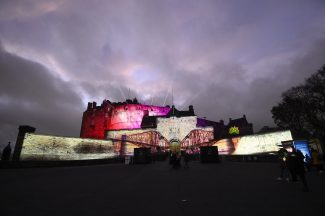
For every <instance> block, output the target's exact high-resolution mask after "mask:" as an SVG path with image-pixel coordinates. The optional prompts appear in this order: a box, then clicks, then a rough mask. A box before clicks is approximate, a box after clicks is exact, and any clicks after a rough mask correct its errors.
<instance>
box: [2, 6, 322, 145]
mask: <svg viewBox="0 0 325 216" xmlns="http://www.w3.org/2000/svg"><path fill="white" fill-rule="evenodd" d="M324 11H325V1H324V0H270V1H267V0H265V1H260V0H223V1H222V0H220V1H218V0H211V1H209V0H200V1H198V0H184V1H182V0H130V1H127V0H91V1H90V0H70V1H65V0H57V1H50V0H1V1H0V148H1V147H3V146H4V145H6V143H7V142H8V141H12V142H15V139H16V135H17V132H18V126H19V125H22V124H27V125H31V126H34V127H36V128H37V132H39V133H47V134H54V135H65V136H78V135H79V130H80V124H81V117H82V112H83V111H84V110H85V109H86V104H87V102H88V101H96V102H97V103H101V102H102V100H103V99H109V100H111V101H123V100H125V98H126V97H128V95H129V97H130V98H133V97H137V98H138V99H139V101H140V102H142V103H147V104H151V103H153V104H157V105H164V104H165V105H166V104H171V92H172V89H173V95H174V103H175V105H176V107H177V108H179V109H188V105H190V104H192V105H194V109H195V111H196V114H197V115H198V116H200V117H203V116H205V117H207V118H208V119H211V120H216V121H219V120H220V119H224V120H225V122H226V123H227V122H228V118H230V117H231V118H238V117H241V116H242V115H243V114H246V116H247V118H248V120H249V121H250V122H252V123H253V124H254V130H255V131H258V130H259V129H260V128H261V127H262V126H264V125H269V126H273V120H272V117H271V113H270V109H271V108H272V106H274V105H276V104H277V102H279V101H280V98H281V93H282V92H283V91H285V90H286V89H288V88H290V87H291V86H294V85H297V84H299V83H302V82H303V81H304V79H305V78H307V77H308V76H310V75H311V74H312V73H314V72H316V70H317V69H319V68H320V67H321V66H322V65H324V64H325V13H324ZM129 89H130V90H129Z"/></svg>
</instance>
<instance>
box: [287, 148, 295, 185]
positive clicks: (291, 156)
mask: <svg viewBox="0 0 325 216" xmlns="http://www.w3.org/2000/svg"><path fill="white" fill-rule="evenodd" d="M292 149H294V148H293V147H292ZM295 160H296V151H295V150H292V152H288V155H287V160H286V164H287V168H288V170H289V172H290V175H291V181H292V182H296V181H298V179H297V174H296V168H295V166H296V162H295Z"/></svg>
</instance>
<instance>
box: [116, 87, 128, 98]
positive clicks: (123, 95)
mask: <svg viewBox="0 0 325 216" xmlns="http://www.w3.org/2000/svg"><path fill="white" fill-rule="evenodd" d="M117 87H118V89H119V90H120V93H121V95H122V97H123V98H124V101H126V97H125V94H124V93H123V91H122V88H121V86H119V85H118V86H117Z"/></svg>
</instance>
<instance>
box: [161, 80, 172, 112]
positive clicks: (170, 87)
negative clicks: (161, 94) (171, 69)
mask: <svg viewBox="0 0 325 216" xmlns="http://www.w3.org/2000/svg"><path fill="white" fill-rule="evenodd" d="M173 84H174V75H173V76H172V82H171V84H170V86H169V88H168V90H167V93H166V96H165V100H164V104H163V106H165V105H166V101H167V97H168V94H169V92H170V89H173Z"/></svg>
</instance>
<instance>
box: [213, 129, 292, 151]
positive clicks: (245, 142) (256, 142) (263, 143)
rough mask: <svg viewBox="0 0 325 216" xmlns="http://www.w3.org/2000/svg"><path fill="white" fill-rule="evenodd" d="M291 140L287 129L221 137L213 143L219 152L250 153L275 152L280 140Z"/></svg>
mask: <svg viewBox="0 0 325 216" xmlns="http://www.w3.org/2000/svg"><path fill="white" fill-rule="evenodd" d="M287 140H292V135H291V132H290V131H289V130H286V131H278V132H273V133H265V134H257V135H248V136H242V137H236V138H229V139H222V140H219V141H217V142H215V143H214V144H213V146H218V150H219V154H233V155H250V154H261V153H267V152H277V151H278V150H279V148H280V147H279V146H280V145H281V142H282V141H287Z"/></svg>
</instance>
